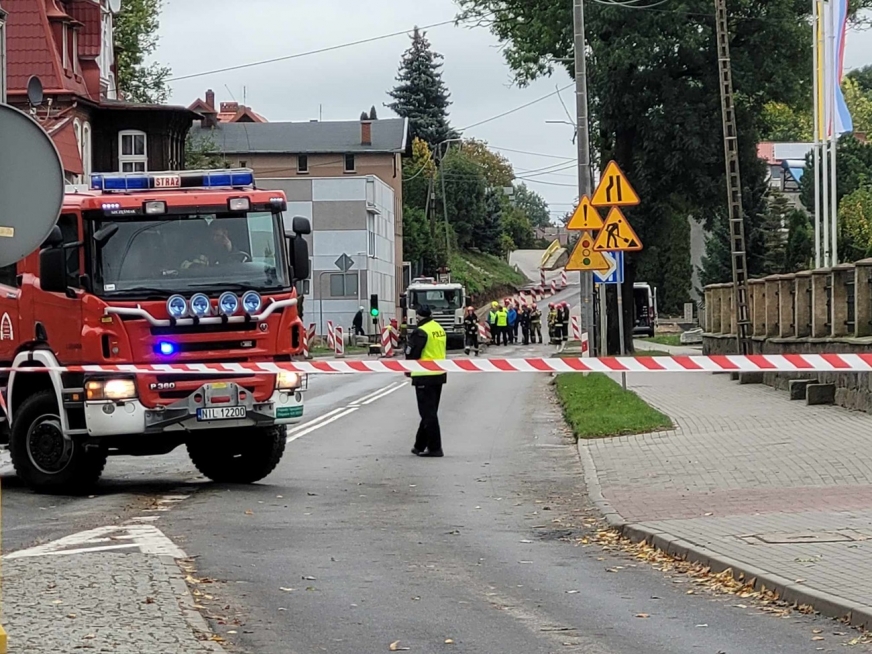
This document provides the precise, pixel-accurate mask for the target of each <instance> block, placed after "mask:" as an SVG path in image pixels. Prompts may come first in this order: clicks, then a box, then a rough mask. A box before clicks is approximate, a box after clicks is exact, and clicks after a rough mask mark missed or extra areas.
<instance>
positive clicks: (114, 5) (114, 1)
mask: <svg viewBox="0 0 872 654" xmlns="http://www.w3.org/2000/svg"><path fill="white" fill-rule="evenodd" d="M109 11H111V12H112V13H113V14H117V13H118V12H119V11H121V0H109Z"/></svg>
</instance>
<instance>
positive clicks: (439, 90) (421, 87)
mask: <svg viewBox="0 0 872 654" xmlns="http://www.w3.org/2000/svg"><path fill="white" fill-rule="evenodd" d="M441 68H442V55H440V54H439V53H437V52H433V50H431V49H430V42H429V41H428V40H427V38H426V35H425V33H424V32H421V31H420V30H419V29H418V28H417V27H416V28H415V32H414V34H413V35H412V45H411V46H410V47H409V49H408V50H406V52H405V53H404V54H403V59H402V61H401V62H400V70H399V74H398V75H397V82H398V84H397V86H396V87H395V88H394V89H393V90H392V91H389V92H388V95H390V96H391V97H392V98H393V99H394V101H393V102H391V103H390V104H388V105H387V107H388V108H389V109H391V110H392V111H393V112H394V113H395V114H397V115H398V116H400V117H402V118H408V119H409V137H410V138H413V139H414V138H420V139H422V140H423V141H425V142H426V143H427V144H429V145H430V147H431V148H432V147H433V146H435V145H437V144H438V143H441V142H442V141H445V140H447V139H450V138H455V137H456V135H457V133H456V132H455V131H454V130H453V129H451V126H450V124H449V123H448V107H449V106H450V105H451V102H450V101H449V97H450V95H449V93H448V88H447V87H446V86H445V82H443V81H442V71H441V70H440V69H441Z"/></svg>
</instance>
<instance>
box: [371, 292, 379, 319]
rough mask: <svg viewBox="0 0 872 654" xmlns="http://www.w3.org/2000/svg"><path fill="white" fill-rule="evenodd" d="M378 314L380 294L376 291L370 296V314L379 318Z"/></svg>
mask: <svg viewBox="0 0 872 654" xmlns="http://www.w3.org/2000/svg"><path fill="white" fill-rule="evenodd" d="M378 314H379V310H378V295H377V294H375V293H374V294H372V295H370V296H369V315H371V316H372V317H373V318H378Z"/></svg>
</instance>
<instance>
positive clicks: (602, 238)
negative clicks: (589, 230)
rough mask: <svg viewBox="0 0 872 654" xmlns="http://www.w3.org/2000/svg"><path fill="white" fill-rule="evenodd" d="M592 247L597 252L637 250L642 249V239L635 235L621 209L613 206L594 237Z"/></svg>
mask: <svg viewBox="0 0 872 654" xmlns="http://www.w3.org/2000/svg"><path fill="white" fill-rule="evenodd" d="M593 249H594V250H596V251H597V252H605V251H610V252H617V251H621V252H638V251H639V250H641V249H642V241H640V240H639V237H638V236H636V232H635V231H634V230H633V228H632V227H630V223H629V222H627V219H626V218H625V217H624V214H623V213H622V212H621V210H620V209H618V208H617V207H613V208H612V210H611V211H610V212H609V217H608V218H606V222H605V225H603V228H602V229H601V230H600V233H599V235H598V236H597V237H596V242H595V243H594V244H593Z"/></svg>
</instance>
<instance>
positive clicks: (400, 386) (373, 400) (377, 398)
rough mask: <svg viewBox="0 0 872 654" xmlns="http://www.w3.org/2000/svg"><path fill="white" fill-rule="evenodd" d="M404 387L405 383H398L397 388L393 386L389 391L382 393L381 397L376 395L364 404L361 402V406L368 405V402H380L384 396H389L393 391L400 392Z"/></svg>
mask: <svg viewBox="0 0 872 654" xmlns="http://www.w3.org/2000/svg"><path fill="white" fill-rule="evenodd" d="M404 386H406V383H405V382H400V384H399V386H394V387H393V388H389V389H387V390H386V391H384V392H383V393H382V394H381V395H376V396H375V397H371V398H369V399H368V400H367V401H366V402H362V404H369V403H370V402H375V401H376V400H380V399H382V398H383V397H386V396H388V395H390V394H391V393H393V392H394V391H398V390H400V389H401V388H403V387H404Z"/></svg>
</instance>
